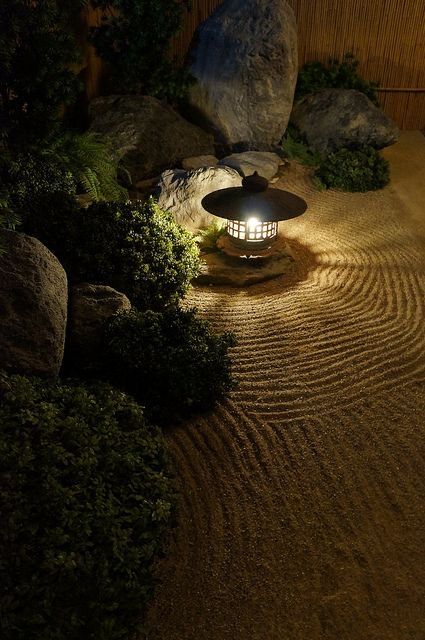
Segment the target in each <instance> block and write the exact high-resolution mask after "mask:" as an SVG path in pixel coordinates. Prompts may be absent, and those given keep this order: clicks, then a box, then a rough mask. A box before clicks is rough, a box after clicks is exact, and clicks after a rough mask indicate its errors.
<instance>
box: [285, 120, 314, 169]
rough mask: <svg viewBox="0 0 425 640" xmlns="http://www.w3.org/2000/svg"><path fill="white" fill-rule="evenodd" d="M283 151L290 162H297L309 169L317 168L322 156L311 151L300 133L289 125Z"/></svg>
mask: <svg viewBox="0 0 425 640" xmlns="http://www.w3.org/2000/svg"><path fill="white" fill-rule="evenodd" d="M282 151H283V152H284V154H285V155H286V157H287V158H289V160H296V161H297V162H300V163H301V164H303V165H305V166H307V167H317V165H319V164H320V161H321V157H320V154H318V153H315V152H314V151H311V149H310V148H309V146H308V144H307V143H306V142H305V140H303V139H302V137H301V135H300V133H299V131H298V130H297V129H296V128H295V127H294V126H292V125H289V126H288V128H287V130H286V133H285V136H284V138H283V140H282Z"/></svg>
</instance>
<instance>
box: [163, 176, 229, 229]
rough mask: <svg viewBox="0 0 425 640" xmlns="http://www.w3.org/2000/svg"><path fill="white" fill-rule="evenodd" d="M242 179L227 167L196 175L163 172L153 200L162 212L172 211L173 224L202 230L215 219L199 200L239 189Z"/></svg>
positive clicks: (215, 220)
mask: <svg viewBox="0 0 425 640" xmlns="http://www.w3.org/2000/svg"><path fill="white" fill-rule="evenodd" d="M241 184H242V178H241V176H240V175H239V173H238V172H237V171H235V169H231V168H230V167H204V168H201V169H197V170H196V171H182V170H180V169H174V170H170V171H164V173H163V174H162V175H161V179H160V182H159V184H158V187H157V191H156V194H155V195H156V196H157V198H158V204H159V206H160V207H161V209H163V210H166V211H171V213H172V214H173V217H174V220H175V221H176V222H177V223H178V224H181V225H182V226H184V227H186V228H187V229H189V230H191V231H195V230H197V229H204V228H205V227H208V225H210V224H211V223H212V222H217V220H218V219H217V218H216V217H215V216H212V215H211V214H209V213H208V212H207V211H205V209H204V208H203V207H202V204H201V201H202V199H203V198H204V197H205V196H206V195H208V194H209V193H211V192H212V191H216V190H218V189H227V188H228V187H240V186H241Z"/></svg>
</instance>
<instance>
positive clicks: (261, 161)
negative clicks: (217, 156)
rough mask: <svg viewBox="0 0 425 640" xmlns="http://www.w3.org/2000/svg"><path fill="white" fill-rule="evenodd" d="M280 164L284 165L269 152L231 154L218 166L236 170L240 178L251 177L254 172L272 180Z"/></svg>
mask: <svg viewBox="0 0 425 640" xmlns="http://www.w3.org/2000/svg"><path fill="white" fill-rule="evenodd" d="M281 164H284V162H283V160H282V158H280V157H279V156H278V155H277V153H272V152H269V151H245V152H243V153H232V155H230V156H227V157H226V158H223V159H222V160H220V162H219V165H222V166H226V167H232V169H236V171H237V172H238V173H240V174H241V176H251V175H252V174H253V173H254V172H255V171H256V172H257V173H258V174H259V175H260V176H263V177H264V178H267V180H271V179H272V178H274V176H275V175H276V174H277V172H278V170H279V167H280V165H281Z"/></svg>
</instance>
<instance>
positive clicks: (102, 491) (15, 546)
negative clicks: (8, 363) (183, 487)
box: [0, 375, 175, 640]
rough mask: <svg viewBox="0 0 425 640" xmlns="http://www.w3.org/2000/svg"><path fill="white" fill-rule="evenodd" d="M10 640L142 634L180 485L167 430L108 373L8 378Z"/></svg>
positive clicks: (3, 486) (5, 503) (3, 549)
mask: <svg viewBox="0 0 425 640" xmlns="http://www.w3.org/2000/svg"><path fill="white" fill-rule="evenodd" d="M0 399H1V402H0V458H1V461H2V464H1V469H0V477H1V482H0V511H1V514H2V527H1V528H0V559H1V560H0V583H1V585H2V616H1V621H0V629H1V633H0V635H1V637H2V638H3V639H4V640H24V639H25V640H31V639H34V640H35V639H39V638H43V640H65V639H66V640H85V639H87V640H88V639H91V640H92V639H93V638H96V639H99V640H100V639H103V640H118V639H122V638H130V637H133V633H134V632H135V631H136V629H137V628H138V626H139V622H140V620H141V617H142V615H143V613H144V609H145V606H146V603H147V601H148V599H149V597H150V595H151V592H152V588H153V578H152V573H151V569H152V562H153V561H154V560H155V558H156V557H158V555H159V554H160V553H161V552H162V549H163V546H164V542H165V540H166V535H167V532H168V531H169V528H170V525H171V523H172V520H173V512H174V506H175V494H174V489H173V486H172V481H171V479H170V477H169V475H168V471H167V458H166V453H165V445H164V441H163V437H162V435H161V432H160V431H159V430H158V429H157V428H156V427H153V426H151V425H150V424H149V423H148V422H147V421H146V419H145V417H144V415H143V412H142V410H141V409H140V407H139V406H138V405H137V404H136V403H135V402H134V401H133V400H132V399H131V398H130V397H128V396H126V395H125V394H123V393H121V392H119V391H116V390H114V389H112V388H111V387H108V386H107V385H101V384H97V385H94V386H82V385H81V384H75V383H74V384H68V383H63V384H59V383H55V382H51V383H49V382H47V381H45V380H38V379H35V378H33V379H28V378H24V377H20V376H10V377H9V376H5V375H3V376H1V378H0Z"/></svg>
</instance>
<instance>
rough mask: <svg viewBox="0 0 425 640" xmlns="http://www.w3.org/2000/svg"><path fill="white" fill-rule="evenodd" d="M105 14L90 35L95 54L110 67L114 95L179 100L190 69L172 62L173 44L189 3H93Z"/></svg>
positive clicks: (107, 0) (187, 0)
mask: <svg viewBox="0 0 425 640" xmlns="http://www.w3.org/2000/svg"><path fill="white" fill-rule="evenodd" d="M91 4H92V6H94V7H100V8H101V9H103V10H104V11H105V13H104V17H103V20H102V23H101V25H100V26H99V27H94V28H92V30H91V41H92V43H93V44H94V46H95V48H96V52H97V54H98V55H99V56H100V57H101V58H103V59H104V60H105V61H106V62H107V63H108V65H109V66H110V69H111V73H112V78H111V81H112V85H113V86H112V90H113V91H119V92H121V93H144V94H148V95H153V96H157V97H159V98H169V99H171V100H174V99H177V98H181V97H182V96H183V95H184V94H185V92H186V90H187V88H188V85H189V83H190V76H189V74H188V72H187V70H185V69H182V68H180V69H179V68H177V67H176V65H175V64H174V63H173V62H172V61H171V56H170V43H171V39H172V37H173V36H175V35H176V33H177V32H178V31H179V29H180V26H181V22H182V18H183V11H184V9H185V8H186V7H188V6H189V5H190V0H132V1H131V2H129V1H128V0H91Z"/></svg>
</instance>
